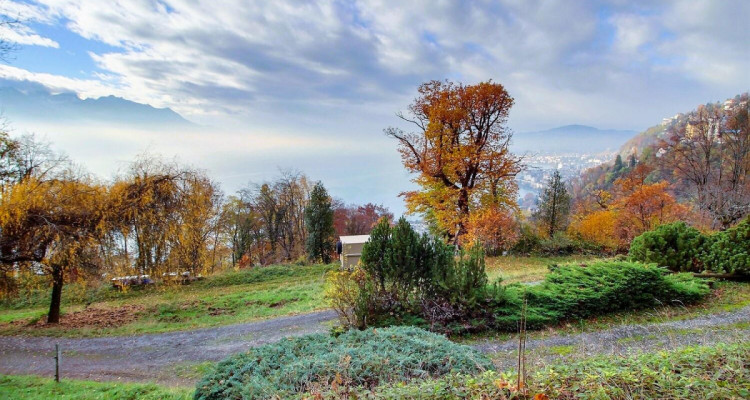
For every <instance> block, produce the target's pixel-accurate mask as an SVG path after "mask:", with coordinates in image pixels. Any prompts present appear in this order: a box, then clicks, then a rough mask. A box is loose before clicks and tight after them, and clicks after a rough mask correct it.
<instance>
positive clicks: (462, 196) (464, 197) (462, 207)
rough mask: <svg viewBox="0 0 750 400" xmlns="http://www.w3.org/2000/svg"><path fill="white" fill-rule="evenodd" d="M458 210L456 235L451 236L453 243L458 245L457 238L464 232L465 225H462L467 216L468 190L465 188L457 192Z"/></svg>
mask: <svg viewBox="0 0 750 400" xmlns="http://www.w3.org/2000/svg"><path fill="white" fill-rule="evenodd" d="M458 210H459V213H461V216H460V217H459V219H458V226H457V227H456V236H455V237H454V238H453V241H454V243H453V244H454V245H456V246H458V244H459V243H460V241H459V239H460V238H461V236H462V235H463V234H465V233H466V226H465V225H464V220H465V218H468V216H469V192H468V190H467V189H466V188H462V189H461V191H460V192H459V193H458Z"/></svg>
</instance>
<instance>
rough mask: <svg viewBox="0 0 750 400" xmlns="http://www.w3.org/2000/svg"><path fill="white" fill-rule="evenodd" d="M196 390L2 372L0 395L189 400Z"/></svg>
mask: <svg viewBox="0 0 750 400" xmlns="http://www.w3.org/2000/svg"><path fill="white" fill-rule="evenodd" d="M192 395H193V391H192V390H189V389H185V388H167V387H163V386H157V385H153V384H142V383H113V382H92V381H81V380H63V381H62V382H60V383H57V382H55V381H54V380H52V379H51V378H42V377H38V376H22V375H10V376H9V375H0V398H3V399H24V400H47V399H58V400H136V399H137V400H188V399H191V398H192Z"/></svg>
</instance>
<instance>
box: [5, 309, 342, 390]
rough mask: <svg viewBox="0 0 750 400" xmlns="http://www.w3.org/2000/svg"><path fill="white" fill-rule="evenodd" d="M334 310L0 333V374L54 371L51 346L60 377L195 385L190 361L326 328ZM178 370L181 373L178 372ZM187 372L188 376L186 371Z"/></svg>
mask: <svg viewBox="0 0 750 400" xmlns="http://www.w3.org/2000/svg"><path fill="white" fill-rule="evenodd" d="M335 319H336V313H335V312H334V311H332V310H326V311H319V312H314V313H310V314H302V315H295V316H290V317H281V318H274V319H269V320H265V321H257V322H249V323H245V324H238V325H228V326H221V327H216V328H206V329H198V330H193V331H184V332H170V333H159V334H149V335H139V336H120V337H103V338H85V339H61V338H48V337H19V336H5V337H0V373H4V374H37V375H46V376H53V375H54V359H53V358H52V357H53V356H54V354H53V353H54V348H55V343H59V344H60V347H61V349H62V350H63V355H62V362H61V374H62V376H63V378H66V377H67V378H79V379H93V380H124V381H156V382H159V383H163V384H168V385H189V386H192V385H194V384H195V381H196V380H197V377H196V376H194V375H195V372H194V371H193V373H192V374H191V373H190V372H188V373H185V371H186V370H187V371H189V366H190V365H191V364H197V363H201V362H205V361H218V360H221V359H223V358H225V357H227V356H228V355H230V354H235V353H240V352H243V351H246V350H247V349H248V348H250V347H253V346H259V345H262V344H265V343H269V342H275V341H278V340H281V339H282V338H284V337H287V336H298V335H306V334H309V333H319V332H326V331H327V330H328V326H329V322H332V321H334V320H335ZM178 373H179V375H182V376H177V375H178ZM186 375H187V376H186Z"/></svg>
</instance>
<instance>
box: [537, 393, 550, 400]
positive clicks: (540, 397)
mask: <svg viewBox="0 0 750 400" xmlns="http://www.w3.org/2000/svg"><path fill="white" fill-rule="evenodd" d="M534 400H549V396H547V395H546V394H544V393H537V394H535V395H534Z"/></svg>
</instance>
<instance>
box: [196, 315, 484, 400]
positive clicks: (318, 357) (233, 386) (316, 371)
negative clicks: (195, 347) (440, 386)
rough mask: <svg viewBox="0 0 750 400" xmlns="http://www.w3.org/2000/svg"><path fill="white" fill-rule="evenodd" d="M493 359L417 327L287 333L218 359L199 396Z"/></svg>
mask: <svg viewBox="0 0 750 400" xmlns="http://www.w3.org/2000/svg"><path fill="white" fill-rule="evenodd" d="M491 368H492V363H491V362H490V361H489V360H488V359H487V358H486V357H484V356H483V355H481V354H479V353H478V352H477V351H476V350H474V349H472V348H471V347H468V346H464V345H458V344H455V343H453V342H451V341H449V340H448V339H446V338H445V337H443V336H440V335H437V334H434V333H430V332H427V331H424V330H421V329H418V328H413V327H395V328H381V329H377V330H376V329H368V330H364V331H356V330H351V331H348V332H346V333H343V334H341V335H339V336H338V337H332V336H324V335H320V334H318V335H308V336H303V337H298V338H289V339H285V340H282V341H281V342H279V343H274V344H268V345H265V346H262V347H258V348H255V349H252V350H250V351H248V352H247V353H244V354H240V355H236V356H233V357H230V358H228V359H226V360H224V361H222V362H220V363H219V364H218V365H217V367H216V368H215V370H213V371H212V372H210V373H209V374H207V375H206V376H205V377H204V378H203V379H202V380H201V381H200V382H199V383H198V385H197V389H196V392H195V399H201V400H209V399H217V400H218V399H254V398H272V397H273V398H288V397H291V396H294V395H295V394H297V393H303V392H305V391H310V390H315V389H316V388H319V387H330V386H331V385H334V386H339V385H347V386H351V387H364V388H372V387H375V386H377V385H380V384H387V383H395V382H408V381H410V380H412V379H416V378H418V379H425V378H438V377H441V376H443V375H446V374H451V373H463V374H469V373H479V372H482V371H485V370H489V369H491Z"/></svg>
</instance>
